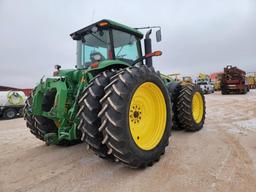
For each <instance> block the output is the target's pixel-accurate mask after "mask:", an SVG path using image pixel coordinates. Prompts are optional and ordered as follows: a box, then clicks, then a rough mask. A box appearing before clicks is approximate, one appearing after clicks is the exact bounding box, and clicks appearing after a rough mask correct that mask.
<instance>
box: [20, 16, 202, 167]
mask: <svg viewBox="0 0 256 192" xmlns="http://www.w3.org/2000/svg"><path fill="white" fill-rule="evenodd" d="M151 32H152V29H151V28H150V27H149V31H148V32H147V33H146V35H145V38H144V46H145V50H144V52H145V54H144V56H143V54H142V47H141V41H142V39H143V37H144V35H143V34H142V33H141V32H140V31H138V29H134V28H130V27H128V26H125V25H122V24H119V23H117V22H114V21H111V20H101V21H99V22H96V23H94V24H92V25H90V26H88V27H85V28H83V29H81V30H78V31H76V32H74V33H72V34H71V37H72V39H73V40H76V41H77V64H76V69H71V70H61V67H60V66H58V65H57V66H55V68H56V71H55V72H54V75H53V77H51V78H46V79H45V80H44V79H41V81H40V83H39V85H37V86H36V87H35V89H34V91H33V92H32V94H31V95H30V97H29V98H28V99H27V101H26V105H25V108H24V117H25V120H26V123H27V127H29V129H30V131H31V133H32V134H34V135H35V136H36V137H37V138H38V139H41V140H42V141H44V142H46V144H56V145H71V144H75V143H78V142H81V141H82V142H85V143H86V144H87V146H88V148H90V149H91V150H93V151H94V152H95V154H96V155H98V156H99V157H101V158H104V159H111V160H114V161H120V162H122V163H124V164H126V165H128V166H130V167H134V168H141V167H146V166H150V165H153V163H154V162H156V161H158V160H159V159H160V156H161V155H163V154H164V152H165V147H166V146H167V145H168V143H169V136H170V131H171V128H172V127H175V128H178V129H185V130H186V131H198V130H200V129H201V128H202V127H203V124H204V119H205V100H204V95H203V93H202V90H201V89H200V87H198V86H197V85H194V84H191V83H181V82H174V81H171V80H170V79H169V78H168V76H164V75H161V74H160V73H159V72H156V71H155V70H154V67H153V65H152V57H153V56H160V55H161V52H160V51H155V52H152V46H151V38H150V34H151ZM160 32H161V31H160V30H158V31H157V32H156V35H157V41H160V40H161V33H160Z"/></svg>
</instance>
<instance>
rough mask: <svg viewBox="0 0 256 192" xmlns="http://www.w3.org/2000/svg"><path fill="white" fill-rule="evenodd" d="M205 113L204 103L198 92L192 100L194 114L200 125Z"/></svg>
mask: <svg viewBox="0 0 256 192" xmlns="http://www.w3.org/2000/svg"><path fill="white" fill-rule="evenodd" d="M203 113H204V103H203V98H202V95H201V94H200V93H199V92H196V93H195V94H194V96H193V100H192V114H193V118H194V120H195V122H196V123H200V122H201V121H202V118H203Z"/></svg>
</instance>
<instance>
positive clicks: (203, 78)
mask: <svg viewBox="0 0 256 192" xmlns="http://www.w3.org/2000/svg"><path fill="white" fill-rule="evenodd" d="M195 83H196V84H197V85H199V86H200V87H201V89H202V90H203V92H204V93H205V94H209V93H214V85H213V83H212V82H211V79H210V76H209V75H207V74H204V73H200V74H199V75H198V77H197V78H196V80H195Z"/></svg>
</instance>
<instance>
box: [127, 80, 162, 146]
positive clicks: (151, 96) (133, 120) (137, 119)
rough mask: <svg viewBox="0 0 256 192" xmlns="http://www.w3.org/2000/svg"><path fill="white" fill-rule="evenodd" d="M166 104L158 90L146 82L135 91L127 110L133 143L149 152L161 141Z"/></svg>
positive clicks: (155, 86)
mask: <svg viewBox="0 0 256 192" xmlns="http://www.w3.org/2000/svg"><path fill="white" fill-rule="evenodd" d="M166 115H167V109H166V103H165V99H164V96H163V94H162V91H161V90H160V88H159V87H158V86H157V85H156V84H154V83H152V82H146V83H143V84H142V85H140V86H139V87H138V88H137V90H136V91H135V93H134V95H133V97H132V100H131V103H130V108H129V126H130V131H131V134H132V138H133V140H134V142H135V143H136V144H137V145H138V146H139V147H140V148H141V149H143V150H151V149H153V148H154V147H155V146H157V144H158V143H159V142H160V141H161V139H162V136H163V134H164V130H165V125H166V118H167V117H166Z"/></svg>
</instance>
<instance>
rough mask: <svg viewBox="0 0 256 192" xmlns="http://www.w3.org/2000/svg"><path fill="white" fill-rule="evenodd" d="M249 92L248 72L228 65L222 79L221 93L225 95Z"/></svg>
mask: <svg viewBox="0 0 256 192" xmlns="http://www.w3.org/2000/svg"><path fill="white" fill-rule="evenodd" d="M248 91H249V86H248V83H247V81H246V72H245V71H243V70H241V69H239V68H237V67H233V66H232V65H227V67H225V68H224V73H223V75H222V79H221V93H222V94H223V95H226V94H230V93H234V94H238V93H240V94H246V93H247V92H248Z"/></svg>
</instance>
